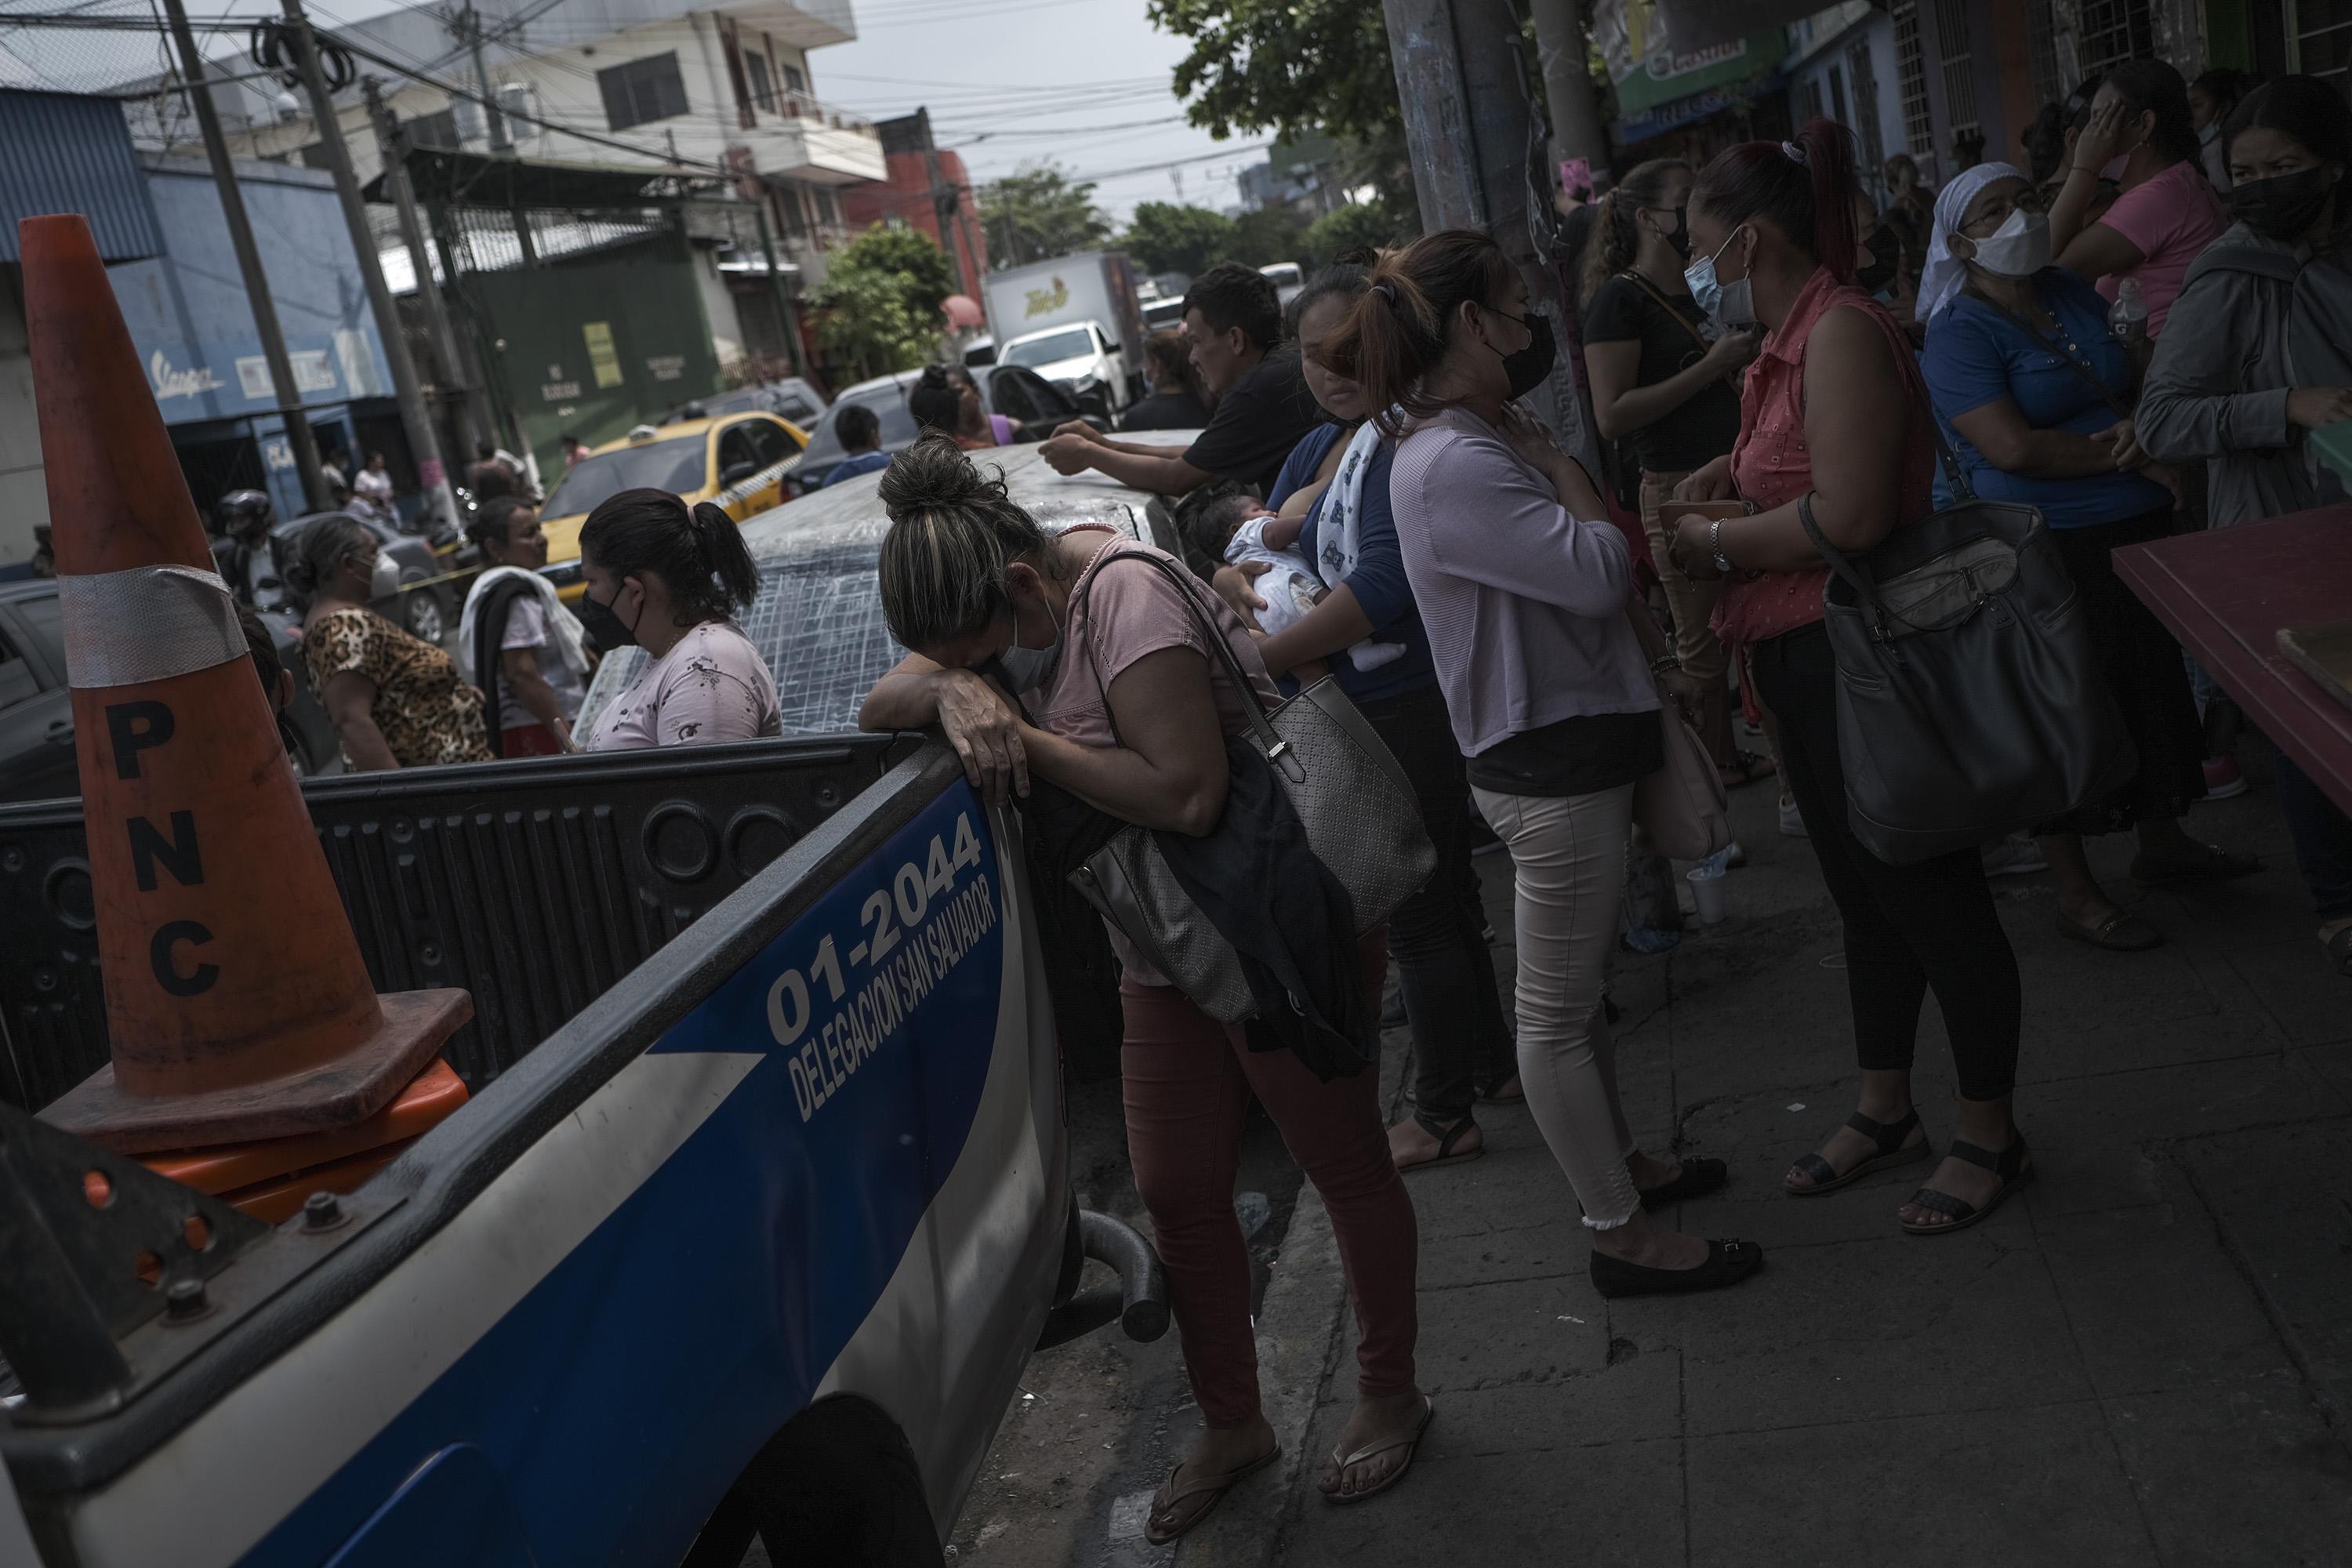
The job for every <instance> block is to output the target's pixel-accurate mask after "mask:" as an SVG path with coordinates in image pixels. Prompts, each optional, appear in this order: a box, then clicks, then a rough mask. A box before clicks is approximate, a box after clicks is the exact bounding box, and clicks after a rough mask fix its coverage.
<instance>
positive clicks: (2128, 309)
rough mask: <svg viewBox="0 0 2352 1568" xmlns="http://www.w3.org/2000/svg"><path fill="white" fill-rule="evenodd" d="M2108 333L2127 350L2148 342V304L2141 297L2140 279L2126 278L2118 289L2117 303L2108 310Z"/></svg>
mask: <svg viewBox="0 0 2352 1568" xmlns="http://www.w3.org/2000/svg"><path fill="white" fill-rule="evenodd" d="M2107 331H2108V333H2109V334H2110V335H2111V336H2113V337H2114V339H2115V340H2116V342H2119V343H2121V344H2123V345H2124V347H2126V348H2127V349H2128V348H2137V347H2138V346H2139V345H2140V344H2141V343H2144V342H2147V301H2145V300H2142V299H2141V298H2140V297H2139V279H2137V278H2126V279H2124V280H2123V282H2122V283H2121V284H2120V285H2118V286H2117V287H2116V302H2115V303H2114V304H2113V305H2111V306H2109V307H2108V308H2107Z"/></svg>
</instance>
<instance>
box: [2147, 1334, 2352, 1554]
mask: <svg viewBox="0 0 2352 1568" xmlns="http://www.w3.org/2000/svg"><path fill="white" fill-rule="evenodd" d="M2106 1413H2107V1426H2108V1430H2109V1432H2110V1433H2111V1434H2112V1435H2113V1436H2114V1439H2115V1444H2116V1451H2117V1452H2118V1453H2119V1454H2120V1455H2121V1456H2122V1459H2123V1465H2124V1468H2125V1470H2126V1472H2127V1473H2128V1474H2129V1475H2130V1477H2131V1479H2132V1484H2133V1485H2134V1487H2136V1488H2137V1490H2138V1493H2139V1499H2140V1511H2141V1513H2142V1514H2143V1516H2144V1517H2145V1518H2146V1519H2147V1525H2148V1529H2149V1531H2150V1532H2151V1533H2152V1534H2153V1535H2154V1536H2155V1538H2156V1544H2157V1549H2158V1552H2159V1554H2160V1556H2161V1559H2162V1561H2164V1562H2165V1563H2182V1564H2189V1563H2195V1564H2200V1565H2203V1564H2239V1563H2243V1564H2246V1565H2247V1568H2273V1565H2276V1568H2284V1565H2285V1564H2289V1563H2297V1564H2311V1565H2313V1568H2319V1565H2322V1564H2326V1565H2328V1568H2335V1565H2337V1564H2341V1563H2344V1562H2346V1561H2347V1557H2352V1450H2347V1448H2346V1447H2345V1443H2344V1439H2343V1437H2342V1436H2341V1435H2340V1434H2339V1433H2337V1432H2335V1431H2332V1430H2330V1429H2329V1427H2328V1426H2327V1425H2326V1422H2325V1421H2324V1420H2323V1419H2322V1418H2321V1416H2320V1414H2319V1412H2318V1411H2317V1410H2315V1409H2314V1408H2313V1406H2312V1403H2311V1400H2310V1398H2309V1397H2308V1395H2307V1394H2305V1393H2304V1391H2303V1390H2301V1389H2300V1388H2299V1387H2297V1386H2296V1384H2295V1383H2294V1379H2293V1378H2291V1377H2287V1376H2274V1377H2267V1378H2259V1379H2253V1380H2250V1381H2248V1382H2244V1383H2239V1384H2227V1385H2221V1386H2212V1387H2203V1388H2188V1389H2176V1390H2173V1391H2171V1392H2168V1393H2164V1394H2141V1395H2137V1396H2135V1397H2133V1398H2129V1399H2111V1400H2108V1401H2107V1402H2106Z"/></svg>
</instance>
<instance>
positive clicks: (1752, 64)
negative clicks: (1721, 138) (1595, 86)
mask: <svg viewBox="0 0 2352 1568" xmlns="http://www.w3.org/2000/svg"><path fill="white" fill-rule="evenodd" d="M1622 9H1623V26H1624V36H1625V42H1626V43H1627V44H1628V45H1630V46H1632V49H1629V50H1628V53H1629V54H1630V53H1632V52H1633V50H1639V51H1640V55H1639V58H1634V59H1633V60H1632V61H1631V63H1630V68H1627V69H1625V70H1624V71H1623V73H1622V75H1621V74H1620V73H1619V71H1618V69H1617V60H1616V59H1613V58H1612V60H1611V70H1610V80H1611V81H1612V83H1613V84H1614V85H1615V87H1616V89H1617V112H1618V113H1619V114H1621V115H1623V116H1625V117H1626V118H1628V119H1631V118H1632V117H1633V116H1635V115H1638V114H1641V113H1642V112H1643V110H1651V109H1655V108H1656V107H1658V106H1659V105H1660V104H1663V103H1673V102H1675V100H1678V99H1685V98H1689V97H1692V96H1693V95H1695V94H1697V93H1702V92H1706V91H1708V90H1709V89H1715V88H1725V87H1734V86H1737V85H1738V84H1739V83H1741V82H1744V81H1750V80H1753V79H1756V78H1757V77H1759V76H1763V75H1764V74H1766V73H1767V72H1769V71H1770V70H1771V69H1772V68H1774V67H1776V66H1778V65H1779V64H1780V62H1781V61H1782V60H1783V59H1785V58H1788V53H1789V35H1788V32H1787V30H1786V29H1785V28H1780V27H1774V28H1771V29H1769V30H1768V31H1765V32H1758V33H1750V34H1748V36H1747V37H1744V38H1739V39H1737V40H1734V41H1733V42H1730V43H1727V44H1714V45H1710V46H1708V47H1705V48H1700V49H1694V50H1691V51H1689V52H1687V53H1682V54H1676V53H1673V52H1671V51H1669V50H1668V49H1667V48H1666V47H1664V43H1665V40H1664V37H1663V36H1662V35H1663V33H1664V29H1663V28H1661V27H1660V26H1658V25H1657V17H1656V13H1655V11H1654V9H1653V7H1651V6H1650V5H1647V4H1646V3H1645V0H1623V7H1622Z"/></svg>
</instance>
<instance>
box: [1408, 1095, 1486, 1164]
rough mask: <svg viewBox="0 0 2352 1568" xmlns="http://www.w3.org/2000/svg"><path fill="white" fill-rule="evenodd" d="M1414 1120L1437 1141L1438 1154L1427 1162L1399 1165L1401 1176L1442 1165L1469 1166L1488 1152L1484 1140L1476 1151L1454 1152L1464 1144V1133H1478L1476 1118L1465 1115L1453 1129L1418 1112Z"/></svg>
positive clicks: (1420, 1161)
mask: <svg viewBox="0 0 2352 1568" xmlns="http://www.w3.org/2000/svg"><path fill="white" fill-rule="evenodd" d="M1412 1120H1413V1122H1414V1124H1415V1125H1417V1126H1418V1127H1420V1129H1421V1130H1422V1131H1423V1132H1426V1133H1428V1134H1429V1135H1430V1136H1431V1137H1432V1138H1434V1139H1436V1140H1437V1152H1436V1153H1435V1154H1433V1155H1432V1156H1430V1158H1428V1159H1426V1160H1416V1161H1414V1162H1413V1163H1412V1164H1410V1165H1399V1166H1398V1167H1397V1172H1398V1173H1399V1174H1400V1175H1407V1176H1409V1175H1411V1174H1412V1173H1414V1172H1415V1171H1434V1170H1435V1169H1437V1168H1438V1167H1439V1166H1440V1165H1463V1164H1467V1163H1469V1162H1471V1161H1473V1160H1475V1159H1476V1158H1477V1157H1478V1156H1479V1155H1481V1154H1483V1153H1485V1152H1486V1143H1485V1142H1484V1141H1483V1140H1482V1141H1481V1142H1480V1143H1479V1144H1478V1146H1477V1147H1476V1148H1475V1149H1473V1150H1470V1151H1469V1152H1466V1153H1461V1154H1457V1153H1455V1152H1454V1145H1455V1144H1456V1143H1459V1142H1462V1136H1463V1134H1464V1133H1465V1132H1475V1131H1478V1119H1477V1118H1476V1117H1475V1116H1468V1115H1465V1116H1464V1117H1463V1118H1462V1120H1461V1121H1457V1122H1455V1123H1454V1125H1453V1126H1451V1127H1448V1126H1446V1125H1445V1123H1444V1122H1442V1121H1435V1120H1433V1118H1431V1117H1427V1116H1424V1115H1423V1114H1422V1113H1421V1112H1420V1111H1418V1110H1416V1111H1414V1112H1413V1113H1412Z"/></svg>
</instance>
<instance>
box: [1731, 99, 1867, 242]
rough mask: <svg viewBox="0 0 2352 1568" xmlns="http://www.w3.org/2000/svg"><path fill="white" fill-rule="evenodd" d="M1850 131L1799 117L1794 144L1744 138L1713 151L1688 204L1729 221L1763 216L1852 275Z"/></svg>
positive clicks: (1788, 236) (1785, 235)
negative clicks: (1798, 127)
mask: <svg viewBox="0 0 2352 1568" xmlns="http://www.w3.org/2000/svg"><path fill="white" fill-rule="evenodd" d="M1858 189H1860V184H1859V183H1858V182H1857V181H1856V180H1855V178H1854V172H1853V133H1852V132H1849V131H1847V130H1846V129H1845V127H1843V125H1839V124H1837V123H1836V122H1835V121H1828V120H1821V119H1813V120H1809V121H1805V124H1804V127H1803V129H1801V130H1800V131H1799V132H1797V135H1796V140H1794V141H1792V142H1740V143H1739V144H1738V146H1735V147H1727V148H1726V149H1724V150H1723V151H1722V152H1720V153H1717V154H1716V155H1715V157H1714V159H1713V160H1712V161H1711V162H1709V163H1708V164H1707V166H1706V168H1704V169H1702V170H1700V171H1699V176H1698V183H1697V184H1695V185H1693V186H1692V187H1691V198H1690V201H1691V205H1692V207H1694V208H1695V209H1696V210H1699V211H1702V212H1705V213H1706V214H1707V215H1709V216H1712V217H1715V218H1717V219H1719V220H1721V221H1722V222H1723V223H1725V224H1727V225H1734V224H1743V223H1752V222H1755V221H1757V220H1758V219H1762V220H1764V221H1766V222H1769V224H1771V225H1772V226H1773V227H1774V228H1776V229H1778V230H1780V236H1781V237H1782V238H1784V239H1786V240H1787V241H1788V242H1789V243H1790V245H1793V246H1795V247H1797V248H1798V249H1800V250H1802V251H1804V252H1805V253H1807V254H1808V255H1810V256H1811V258H1813V260H1814V261H1816V262H1818V263H1819V264H1820V265H1822V266H1823V267H1826V268H1829V272H1830V276H1831V277H1832V278H1834V279H1837V280H1838V281H1839V282H1841V283H1851V282H1853V269H1854V258H1855V252H1856V249H1857V248H1858V247H1859V246H1860V244H1861V241H1860V240H1859V239H1858V238H1857V237H1856V236H1855V234H1854V229H1853V197H1854V193H1855V191H1857V190H1858Z"/></svg>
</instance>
